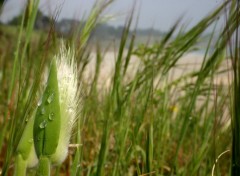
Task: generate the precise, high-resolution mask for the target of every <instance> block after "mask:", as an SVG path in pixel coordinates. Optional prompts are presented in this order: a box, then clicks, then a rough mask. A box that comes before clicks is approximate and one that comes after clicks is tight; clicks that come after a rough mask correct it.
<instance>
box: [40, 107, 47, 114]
mask: <svg viewBox="0 0 240 176" xmlns="http://www.w3.org/2000/svg"><path fill="white" fill-rule="evenodd" d="M45 112H46V110H45V108H44V107H42V109H41V114H42V115H44V114H45Z"/></svg>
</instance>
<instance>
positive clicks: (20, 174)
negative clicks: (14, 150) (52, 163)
mask: <svg viewBox="0 0 240 176" xmlns="http://www.w3.org/2000/svg"><path fill="white" fill-rule="evenodd" d="M26 170H27V161H25V160H24V159H23V158H22V155H21V154H18V155H17V157H16V165H15V173H14V176H26Z"/></svg>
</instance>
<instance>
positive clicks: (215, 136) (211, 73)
mask: <svg viewBox="0 0 240 176" xmlns="http://www.w3.org/2000/svg"><path fill="white" fill-rule="evenodd" d="M111 3H114V2H113V1H103V2H102V3H100V4H99V3H96V4H95V6H94V8H93V10H92V13H90V15H89V17H88V19H87V22H86V23H85V25H84V26H81V27H79V29H78V30H77V31H76V33H74V34H73V35H72V36H71V37H70V38H69V39H65V40H66V41H65V42H66V43H67V44H68V45H69V46H70V47H71V48H73V49H75V50H76V62H77V68H78V85H79V91H80V89H81V92H82V91H83V92H84V93H83V94H82V95H81V96H82V98H83V99H84V101H83V102H82V103H81V104H80V105H79V108H81V113H79V120H78V121H77V122H76V127H75V130H74V133H73V136H72V139H71V144H70V146H73V148H71V147H69V149H70V152H69V154H68V158H67V159H66V161H65V162H64V163H63V164H62V165H61V166H53V167H52V173H53V174H56V175H57V174H64V175H98V176H102V175H114V176H117V175H118V176H120V175H210V174H211V173H212V168H213V167H214V174H215V175H219V174H221V175H228V174H229V173H230V171H231V172H232V175H237V173H238V172H239V161H238V160H239V158H240V157H239V144H240V143H239V134H238V133H239V122H238V121H239V120H238V118H239V117H238V116H239V115H238V114H239V112H238V111H239V110H238V108H237V105H238V104H239V103H238V102H239V98H240V97H239V68H240V67H239V61H238V58H239V51H238V42H239V38H238V25H239V21H238V20H239V8H238V5H239V4H238V3H239V2H238V1H231V2H224V3H223V4H222V5H221V6H220V7H218V8H217V9H216V10H214V11H213V12H211V13H210V14H208V15H207V16H206V17H205V18H203V19H202V20H200V21H199V22H198V23H197V24H196V25H195V26H193V27H192V28H190V29H188V30H184V31H182V30H179V28H180V22H178V23H176V24H175V25H173V27H172V28H171V29H170V30H169V31H168V32H167V33H166V34H165V35H164V36H163V37H162V39H161V40H159V41H157V42H155V43H154V44H151V45H149V44H142V45H139V46H136V45H135V39H136V35H135V34H134V33H131V32H130V31H131V30H130V29H131V27H132V23H133V22H132V20H133V19H134V15H133V14H131V15H130V17H129V18H128V20H127V22H126V24H125V28H124V30H123V32H122V37H121V41H120V44H119V46H118V48H117V51H115V54H116V57H115V58H112V59H115V60H114V69H113V71H112V73H111V74H110V75H108V76H109V77H108V78H110V79H109V80H108V81H109V82H108V85H105V84H104V82H107V80H105V79H104V78H103V77H102V76H101V74H102V71H104V70H103V69H104V67H103V64H104V61H106V58H105V48H103V47H102V46H101V44H100V45H98V44H96V45H97V47H96V51H93V50H91V45H90V43H89V39H90V36H91V33H92V32H93V31H94V28H95V27H96V25H97V24H98V23H99V22H101V14H102V12H103V11H104V9H105V8H106V7H108V6H109V5H111ZM37 8H38V2H37V1H34V3H33V4H32V7H31V9H32V10H31V13H30V15H23V19H22V23H21V25H20V26H17V27H16V28H17V29H13V31H15V33H14V32H13V34H8V35H10V36H11V37H15V39H13V40H5V38H4V37H6V36H4V35H2V36H0V40H3V41H5V42H6V44H5V46H11V47H8V48H4V47H3V48H2V47H1V49H2V50H1V51H2V52H1V55H0V62H1V65H0V84H1V85H2V86H1V87H0V112H1V114H0V130H1V131H0V144H1V145H0V149H1V151H2V152H1V155H0V156H1V157H0V159H1V160H0V168H1V171H2V175H8V174H12V173H13V168H14V167H13V166H14V165H15V164H16V162H15V160H16V150H17V146H18V144H19V141H20V139H21V136H22V133H23V131H24V129H25V127H26V124H27V123H28V119H29V118H30V117H31V116H33V113H34V110H35V109H36V107H37V101H38V99H39V97H40V95H41V93H42V91H43V90H42V89H43V87H44V86H45V85H43V82H44V81H43V80H44V77H43V75H44V74H45V71H46V70H47V68H48V67H49V63H50V61H51V59H52V56H53V54H55V53H57V52H58V50H59V49H58V48H59V45H60V42H59V39H58V38H56V35H55V34H54V30H53V28H52V30H51V31H50V32H49V34H48V35H46V34H41V33H40V32H36V31H34V30H33V25H34V21H35V17H36V13H37ZM26 13H29V12H28V11H26V12H25V14H26ZM224 15H227V18H226V19H227V20H226V26H224V27H223V28H221V29H220V27H219V25H217V22H218V19H219V18H221V17H224ZM212 26H215V27H213V28H212ZM4 28H5V27H4V26H1V30H2V31H3V32H6V31H4ZM209 30H212V32H211V35H210V37H209V38H208V41H207V43H208V44H207V45H206V47H205V48H204V54H203V59H202V60H201V62H200V64H199V65H198V67H196V69H194V70H190V71H189V72H183V73H180V72H178V71H179V69H184V70H187V69H188V68H189V66H188V65H187V64H184V65H181V61H182V57H183V56H186V55H187V54H189V53H192V52H196V51H199V49H198V44H199V43H200V42H201V40H202V38H203V35H204V34H205V33H206V31H209ZM216 35H217V36H216ZM233 38H235V40H234V41H235V42H236V43H235V44H233V45H230V49H229V51H230V54H231V55H230V56H231V59H232V66H233V70H231V67H228V66H227V64H228V63H229V60H228V59H227V55H226V51H227V47H228V46H229V43H228V42H229V40H230V39H233ZM214 39H217V40H214ZM15 40H16V41H17V42H15ZM212 46H213V47H212ZM211 47H212V48H211ZM93 52H95V56H96V57H93V56H94V55H93V54H92V53H93ZM134 58H135V60H133V59H134ZM92 60H95V65H94V70H93V73H92V77H91V76H90V75H88V73H89V72H88V70H87V69H88V68H89V66H90V64H91V63H92V62H91V61H92ZM193 60H194V58H193ZM107 62H110V61H107ZM132 62H134V63H135V64H136V65H137V67H135V70H134V69H133V68H132V65H131V64H132ZM223 66H224V67H223ZM232 71H233V72H232ZM231 73H233V78H234V79H233V80H232V79H231V76H229V77H228V83H221V82H218V79H219V77H222V75H228V74H229V75H231ZM232 81H233V86H232V87H231V83H232ZM103 85H105V86H103ZM232 95H233V96H232ZM231 117H232V118H231ZM230 119H231V120H232V125H231V126H232V133H231V126H230V125H227V123H228V122H229V120H230ZM231 139H232V142H233V144H232V145H231ZM231 147H232V155H231V156H232V160H231V157H230V155H229V153H226V154H225V155H223V156H222V157H221V158H220V159H219V160H218V162H215V160H216V158H218V156H219V155H220V154H221V153H223V152H225V151H226V150H229V149H231ZM231 163H232V164H231ZM27 172H28V174H34V173H35V172H36V168H31V169H28V171H27Z"/></svg>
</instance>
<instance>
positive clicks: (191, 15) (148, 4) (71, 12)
mask: <svg viewBox="0 0 240 176" xmlns="http://www.w3.org/2000/svg"><path fill="white" fill-rule="evenodd" d="M223 1H224V0H115V2H114V3H113V4H112V5H111V6H110V7H108V9H106V11H105V13H104V15H106V16H113V17H114V18H112V19H111V21H110V22H109V24H111V25H114V26H119V25H124V22H125V20H126V17H127V16H128V15H129V13H130V12H131V10H132V7H133V6H135V11H134V13H135V16H138V14H139V20H138V27H139V28H154V29H158V30H162V31H167V30H168V29H169V28H170V27H171V26H172V25H173V24H174V23H175V22H176V21H177V20H178V19H179V18H181V17H183V19H182V22H183V23H186V24H188V26H189V27H190V26H192V25H193V24H195V23H196V22H197V21H199V20H200V19H201V18H203V17H204V16H206V15H207V14H209V12H211V11H212V10H213V9H215V8H216V7H217V6H219V5H220V4H221V3H222V2H223ZM25 2H26V0H7V3H6V5H5V7H4V9H3V13H2V15H1V16H0V20H1V21H3V22H6V21H7V20H9V19H11V18H12V17H13V16H16V15H17V14H18V13H19V12H20V11H21V9H23V7H24V4H25ZM94 2H95V0H40V9H41V10H42V11H43V12H44V13H45V14H53V12H54V11H55V10H56V9H59V8H61V12H60V15H59V20H61V19H63V18H75V19H83V16H87V14H88V13H89V11H90V9H91V7H92V6H93V4H94Z"/></svg>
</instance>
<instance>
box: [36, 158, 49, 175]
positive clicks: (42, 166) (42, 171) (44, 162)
mask: <svg viewBox="0 0 240 176" xmlns="http://www.w3.org/2000/svg"><path fill="white" fill-rule="evenodd" d="M50 166H51V163H50V161H49V159H48V157H46V156H40V159H39V167H38V169H37V173H36V175H37V176H50Z"/></svg>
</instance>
